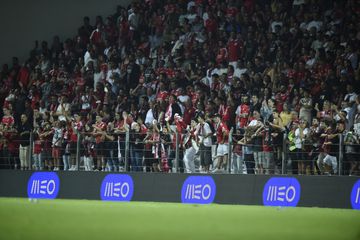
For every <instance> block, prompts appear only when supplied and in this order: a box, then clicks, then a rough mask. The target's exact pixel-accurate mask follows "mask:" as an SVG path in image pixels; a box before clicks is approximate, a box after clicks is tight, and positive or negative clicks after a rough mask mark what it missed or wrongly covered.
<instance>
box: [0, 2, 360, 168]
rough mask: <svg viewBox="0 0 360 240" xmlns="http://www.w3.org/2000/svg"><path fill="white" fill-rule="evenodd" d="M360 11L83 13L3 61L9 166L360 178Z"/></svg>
mask: <svg viewBox="0 0 360 240" xmlns="http://www.w3.org/2000/svg"><path fill="white" fill-rule="evenodd" d="M359 13H360V4H359V2H358V1H354V0H353V1H352V0H348V1H328V0H326V1H325V0H311V1H310V0H294V1H278V0H272V1H261V0H258V1H256V0H243V1H233V0H227V1H216V0H195V1H185V0H183V1H175V0H167V1H159V0H146V1H134V2H133V3H132V4H131V5H129V6H128V7H119V8H118V9H117V10H116V12H115V13H114V14H112V15H109V16H107V17H106V18H103V17H102V16H98V17H96V19H93V22H92V21H91V19H89V18H88V17H84V23H83V25H82V26H80V27H79V28H78V34H77V35H76V36H74V37H73V38H69V39H60V38H59V37H57V36H54V38H53V42H51V43H48V42H46V41H42V42H38V41H36V42H35V44H34V48H33V49H31V52H30V56H29V58H28V59H27V60H26V61H25V63H24V64H21V63H20V62H19V60H18V59H17V58H16V57H14V58H13V61H12V65H11V66H8V65H6V64H4V65H3V66H2V69H1V72H0V81H1V87H0V102H1V104H2V110H3V111H2V112H1V116H0V117H1V119H2V121H1V125H0V128H1V131H0V137H1V141H0V159H1V168H12V169H23V170H25V169H35V170H43V169H48V170H54V171H57V170H60V169H61V170H75V169H79V168H80V167H81V169H84V170H88V171H90V170H99V171H105V170H106V171H130V170H131V171H149V172H150V171H152V172H158V171H162V172H172V171H180V172H188V173H191V172H204V173H208V172H225V171H226V172H232V173H248V174H254V173H255V174H272V173H293V174H318V175H324V174H325V175H329V174H330V175H331V174H344V175H359V174H360V168H359V167H360V164H359V162H360V155H359V153H360V142H359V141H360V95H359V90H360V84H359V83H360V68H359V61H358V57H359V49H360V47H359V46H360V45H359V43H360V21H359V19H360V18H359ZM80 163H81V166H80Z"/></svg>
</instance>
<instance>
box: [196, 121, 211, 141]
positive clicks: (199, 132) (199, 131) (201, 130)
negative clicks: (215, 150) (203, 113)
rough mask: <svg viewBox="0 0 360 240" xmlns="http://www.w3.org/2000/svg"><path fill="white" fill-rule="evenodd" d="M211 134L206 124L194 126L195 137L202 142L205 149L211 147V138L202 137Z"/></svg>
mask: <svg viewBox="0 0 360 240" xmlns="http://www.w3.org/2000/svg"><path fill="white" fill-rule="evenodd" d="M210 133H212V131H211V128H210V126H209V124H208V123H207V122H205V123H204V124H203V125H201V124H200V123H199V124H198V125H197V126H196V130H195V135H196V136H198V137H199V138H200V140H203V143H204V146H205V147H211V145H212V141H211V136H208V137H206V138H204V136H206V135H208V134H210Z"/></svg>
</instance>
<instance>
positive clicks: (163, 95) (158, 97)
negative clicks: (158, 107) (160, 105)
mask: <svg viewBox="0 0 360 240" xmlns="http://www.w3.org/2000/svg"><path fill="white" fill-rule="evenodd" d="M168 96H169V93H168V91H159V92H158V94H157V95H156V100H158V101H160V100H162V101H165V100H166V99H167V98H168Z"/></svg>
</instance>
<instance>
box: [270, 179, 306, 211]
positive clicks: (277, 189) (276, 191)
mask: <svg viewBox="0 0 360 240" xmlns="http://www.w3.org/2000/svg"><path fill="white" fill-rule="evenodd" d="M300 194H301V187H300V183H299V181H298V180H297V179H296V178H292V177H273V178H270V179H269V180H268V181H267V183H266V184H265V187H264V190H263V204H264V205H265V206H281V207H296V206H297V204H298V202H299V200H300Z"/></svg>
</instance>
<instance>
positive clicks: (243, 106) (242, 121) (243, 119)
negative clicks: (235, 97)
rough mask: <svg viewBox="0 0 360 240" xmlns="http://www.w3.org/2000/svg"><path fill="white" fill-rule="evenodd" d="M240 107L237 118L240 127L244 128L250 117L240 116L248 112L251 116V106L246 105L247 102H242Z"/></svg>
mask: <svg viewBox="0 0 360 240" xmlns="http://www.w3.org/2000/svg"><path fill="white" fill-rule="evenodd" d="M239 108H240V109H239ZM238 109H239V110H240V111H239V113H238V114H239V115H238V116H237V117H236V118H237V121H239V122H240V127H241V128H244V127H245V126H246V124H247V122H248V119H249V117H240V114H244V113H245V114H247V115H248V116H249V114H250V106H249V105H246V104H241V105H240V106H239V107H238Z"/></svg>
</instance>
